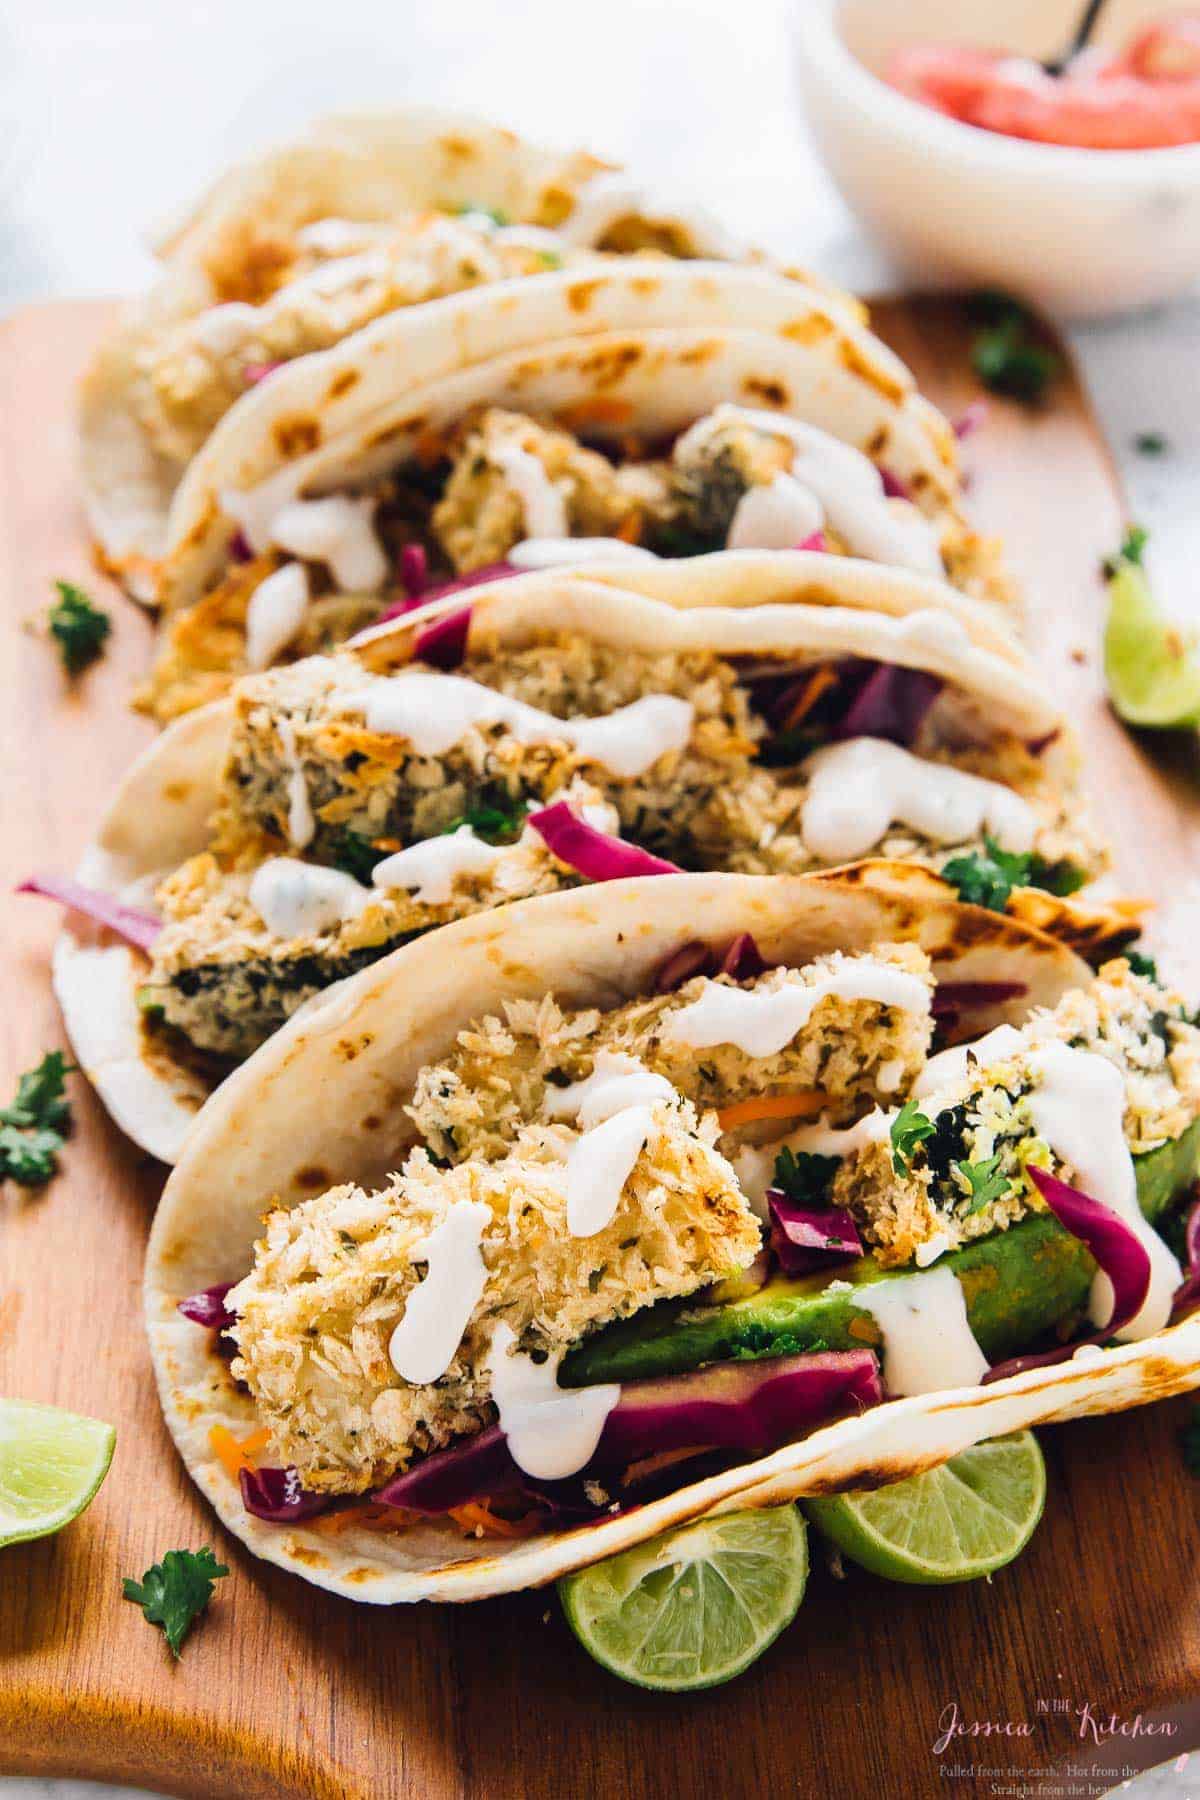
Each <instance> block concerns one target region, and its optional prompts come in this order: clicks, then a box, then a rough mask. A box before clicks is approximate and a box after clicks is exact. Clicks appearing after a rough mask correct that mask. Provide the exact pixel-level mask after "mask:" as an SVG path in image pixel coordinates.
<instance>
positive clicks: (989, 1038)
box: [912, 1025, 1025, 1100]
mask: <svg viewBox="0 0 1200 1800" xmlns="http://www.w3.org/2000/svg"><path fill="white" fill-rule="evenodd" d="M1024 1041H1025V1040H1024V1038H1023V1037H1022V1036H1021V1034H1020V1032H1019V1031H1018V1030H1017V1029H1016V1027H1015V1026H1013V1025H997V1026H996V1028H995V1030H994V1031H989V1032H988V1033H987V1034H986V1036H984V1037H981V1038H976V1040H975V1042H974V1043H973V1044H956V1045H955V1047H954V1048H953V1049H952V1050H940V1051H939V1052H938V1054H937V1055H936V1056H931V1057H930V1058H929V1061H928V1062H927V1063H926V1064H925V1067H924V1068H923V1069H922V1070H921V1073H920V1074H919V1075H918V1076H917V1079H916V1080H915V1081H914V1082H913V1085H912V1092H913V1098H914V1099H918V1100H919V1099H923V1098H924V1097H925V1096H926V1095H928V1094H937V1093H940V1092H941V1090H942V1089H943V1088H951V1087H959V1086H961V1084H962V1083H963V1082H965V1081H966V1079H967V1077H968V1075H969V1074H970V1072H971V1071H970V1063H974V1064H975V1065H976V1067H978V1068H987V1066H988V1064H989V1063H995V1062H1003V1060H1004V1058H1005V1057H1007V1056H1011V1055H1012V1053H1013V1051H1014V1050H1019V1049H1020V1048H1021V1046H1022V1044H1023V1043H1024ZM968 1059H969V1060H968Z"/></svg>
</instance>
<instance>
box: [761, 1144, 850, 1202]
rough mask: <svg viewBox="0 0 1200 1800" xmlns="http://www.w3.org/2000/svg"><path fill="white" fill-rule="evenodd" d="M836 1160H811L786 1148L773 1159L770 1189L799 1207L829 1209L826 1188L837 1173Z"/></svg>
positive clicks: (806, 1155)
mask: <svg viewBox="0 0 1200 1800" xmlns="http://www.w3.org/2000/svg"><path fill="white" fill-rule="evenodd" d="M839 1161H840V1158H839V1157H836V1156H814V1155H813V1154H812V1153H811V1152H810V1151H808V1150H801V1151H799V1152H797V1151H795V1150H792V1149H790V1148H789V1146H788V1145H786V1144H785V1145H784V1147H783V1149H782V1150H781V1151H780V1152H779V1154H778V1156H777V1157H776V1158H775V1175H774V1179H773V1181H772V1184H771V1185H772V1186H773V1187H777V1188H781V1189H782V1190H783V1192H784V1193H785V1194H786V1195H787V1197H788V1199H789V1200H794V1201H795V1202H796V1204H797V1205H798V1206H828V1205H829V1184H830V1182H831V1181H832V1180H833V1178H834V1175H835V1174H836V1173H837V1167H838V1163H839Z"/></svg>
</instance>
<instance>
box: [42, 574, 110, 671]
mask: <svg viewBox="0 0 1200 1800" xmlns="http://www.w3.org/2000/svg"><path fill="white" fill-rule="evenodd" d="M54 585H55V587H56V588H57V589H58V593H59V598H58V599H57V601H56V602H55V604H54V605H53V606H52V607H51V608H50V613H49V620H50V633H51V636H52V637H53V638H54V639H55V640H56V641H57V644H58V651H59V655H60V656H61V657H62V659H63V662H64V663H65V665H66V668H67V673H68V674H70V675H78V674H79V672H80V670H82V669H86V668H87V666H88V664H89V663H91V662H95V660H96V658H97V657H98V656H99V655H100V653H101V651H102V649H103V647H104V640H105V638H106V637H107V636H108V634H109V632H110V631H111V630H112V620H111V619H110V618H109V616H108V614H107V613H106V612H105V611H104V610H103V608H102V607H99V606H95V605H93V603H92V601H91V600H89V599H88V597H87V595H86V594H85V593H84V591H83V589H82V588H78V587H76V586H75V585H74V584H73V583H72V582H70V581H56V582H55V584H54Z"/></svg>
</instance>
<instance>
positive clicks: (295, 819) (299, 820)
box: [277, 719, 317, 850]
mask: <svg viewBox="0 0 1200 1800" xmlns="http://www.w3.org/2000/svg"><path fill="white" fill-rule="evenodd" d="M277 730H278V732H279V742H280V743H281V744H282V746H283V754H284V756H285V757H286V758H287V765H288V786H287V791H288V842H289V843H290V844H291V845H292V846H293V848H294V849H296V850H303V849H304V848H305V847H306V845H308V844H311V843H312V841H313V838H314V836H315V835H316V830H317V821H316V819H315V818H314V817H313V809H312V802H311V801H310V800H309V797H308V783H307V782H306V781H305V779H304V768H303V765H302V764H301V761H300V751H299V748H298V746H297V744H296V732H295V728H294V727H293V725H292V721H291V720H290V719H280V720H279V721H278V724H277Z"/></svg>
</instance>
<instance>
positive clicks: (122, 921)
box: [17, 875, 162, 950]
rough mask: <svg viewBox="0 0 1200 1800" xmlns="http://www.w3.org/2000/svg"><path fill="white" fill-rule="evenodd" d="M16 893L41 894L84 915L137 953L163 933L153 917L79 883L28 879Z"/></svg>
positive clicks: (40, 877) (46, 877)
mask: <svg viewBox="0 0 1200 1800" xmlns="http://www.w3.org/2000/svg"><path fill="white" fill-rule="evenodd" d="M17 893H18V894H40V895H41V896H42V897H43V899H46V900H57V901H58V903H59V905H60V906H66V907H68V908H69V909H70V910H71V911H72V912H77V913H83V914H84V915H85V916H86V917H87V918H89V919H95V921H96V923H97V924H98V925H106V926H107V927H108V929H109V931H115V932H116V934H117V936H118V937H123V938H124V939H125V942H126V943H127V944H133V945H135V946H136V948H137V949H139V950H149V949H150V947H151V945H152V944H153V942H154V940H155V938H156V937H157V936H158V934H159V932H160V931H161V930H162V920H161V919H160V918H159V917H158V915H157V914H156V913H152V912H143V911H142V909H141V908H140V907H137V906H126V905H125V903H124V902H123V901H121V900H117V899H114V897H113V895H112V894H102V893H101V892H100V890H99V888H90V887H84V885H83V883H82V882H80V881H72V880H70V879H69V878H68V877H66V876H63V875H31V876H30V877H29V880H28V881H22V882H21V883H20V885H19V886H18V888H17Z"/></svg>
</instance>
